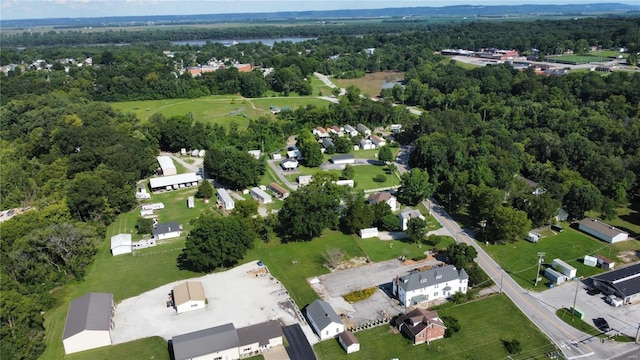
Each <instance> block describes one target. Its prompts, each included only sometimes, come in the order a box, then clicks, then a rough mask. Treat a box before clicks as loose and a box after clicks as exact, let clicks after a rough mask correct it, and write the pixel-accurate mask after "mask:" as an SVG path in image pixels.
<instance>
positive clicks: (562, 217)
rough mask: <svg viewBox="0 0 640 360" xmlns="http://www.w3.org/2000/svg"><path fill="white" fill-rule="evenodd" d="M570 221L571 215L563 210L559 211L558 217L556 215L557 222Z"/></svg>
mask: <svg viewBox="0 0 640 360" xmlns="http://www.w3.org/2000/svg"><path fill="white" fill-rule="evenodd" d="M568 219H569V213H568V212H567V210H565V209H563V208H559V209H558V215H556V221H567V220H568Z"/></svg>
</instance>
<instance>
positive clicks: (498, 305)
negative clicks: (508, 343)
mask: <svg viewBox="0 0 640 360" xmlns="http://www.w3.org/2000/svg"><path fill="white" fill-rule="evenodd" d="M497 309H499V316H496V310H497ZM438 313H439V314H440V316H443V315H448V316H453V317H455V318H456V319H457V320H458V323H459V324H460V332H458V333H455V334H454V335H453V336H452V337H451V338H448V339H441V340H437V341H435V342H433V343H431V344H430V345H426V344H423V345H417V346H414V345H413V344H412V343H411V342H409V340H408V339H407V338H405V337H404V336H403V335H401V334H394V333H392V332H391V331H390V329H389V326H387V325H383V326H379V327H377V328H374V329H371V330H365V331H360V332H357V333H356V334H355V335H356V337H357V338H358V340H359V341H360V351H359V352H356V353H352V354H349V355H347V354H346V353H345V351H344V350H343V349H342V348H341V347H340V345H339V344H338V342H337V341H336V340H327V341H323V342H320V343H318V344H316V345H315V346H314V350H315V352H316V354H318V358H319V359H320V360H329V359H330V360H334V359H335V360H339V359H351V360H358V359H363V360H369V359H393V358H398V359H478V360H480V359H488V360H494V359H506V358H507V355H509V354H508V353H507V351H506V349H505V347H504V345H503V344H502V340H512V339H518V340H519V341H520V344H521V345H522V353H521V354H519V355H518V356H515V358H517V359H525V358H526V359H531V360H533V359H548V358H547V357H546V355H545V354H546V353H548V352H551V351H553V350H554V349H555V346H554V345H553V344H552V343H551V341H550V340H549V339H548V338H547V337H546V336H545V335H544V334H542V333H541V332H540V331H539V330H538V329H537V328H536V327H535V325H534V324H533V323H531V322H530V321H529V320H528V319H527V318H526V316H524V315H523V314H522V313H521V312H520V310H518V308H516V307H515V305H513V303H512V302H511V301H510V300H509V299H508V298H507V297H506V296H505V295H496V296H492V297H489V298H486V299H483V300H478V301H474V302H471V303H467V304H463V305H458V306H455V307H451V308H447V309H442V310H439V311H438Z"/></svg>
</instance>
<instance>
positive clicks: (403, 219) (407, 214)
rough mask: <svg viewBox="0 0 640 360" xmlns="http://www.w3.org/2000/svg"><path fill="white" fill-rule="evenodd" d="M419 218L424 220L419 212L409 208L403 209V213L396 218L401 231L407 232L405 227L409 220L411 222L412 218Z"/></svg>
mask: <svg viewBox="0 0 640 360" xmlns="http://www.w3.org/2000/svg"><path fill="white" fill-rule="evenodd" d="M416 217H417V218H420V219H422V220H425V217H424V216H423V215H422V214H421V213H420V211H419V210H414V209H411V208H405V209H404V211H402V212H401V213H400V214H399V215H398V218H399V219H400V226H401V228H402V231H405V230H407V226H408V224H409V220H411V219H412V218H416Z"/></svg>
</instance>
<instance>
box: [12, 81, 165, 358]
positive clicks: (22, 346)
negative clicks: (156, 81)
mask: <svg viewBox="0 0 640 360" xmlns="http://www.w3.org/2000/svg"><path fill="white" fill-rule="evenodd" d="M0 121H1V123H0V128H1V129H2V130H1V132H0V136H1V141H2V150H1V160H0V172H1V173H2V176H1V177H0V198H1V199H2V204H1V208H2V209H8V208H14V207H27V206H30V207H31V208H33V210H28V211H26V212H25V213H24V214H21V215H16V216H14V217H13V218H12V219H10V220H8V221H5V222H3V223H1V224H0V233H2V242H0V276H2V282H0V286H1V289H0V296H1V297H2V299H1V301H0V325H1V326H0V336H1V337H2V344H1V350H0V357H2V358H3V359H4V358H6V359H36V358H37V357H38V356H39V355H40V354H41V353H42V351H44V346H45V345H44V326H43V316H42V315H41V312H44V311H47V310H49V309H51V308H52V307H53V306H54V305H55V299H54V298H53V297H52V296H51V294H50V291H51V290H52V289H54V288H58V287H61V286H63V285H65V284H67V283H68V282H70V281H81V280H82V278H83V276H84V274H85V271H86V269H87V267H88V265H89V264H91V263H92V261H93V257H94V254H95V252H96V250H97V246H98V244H99V243H100V242H101V241H102V240H103V238H104V231H105V226H106V225H107V224H109V223H110V222H111V221H112V220H113V219H114V218H115V216H116V215H118V214H119V213H121V212H125V211H129V210H130V209H131V208H132V207H133V206H134V205H135V197H134V194H135V186H136V182H137V181H138V180H139V179H141V178H144V177H145V176H148V175H149V174H150V173H151V172H152V171H154V170H155V168H156V163H155V155H156V151H157V147H158V145H157V142H156V141H154V139H153V138H149V137H147V136H146V135H145V134H143V132H142V131H141V129H140V127H139V125H138V120H137V119H136V118H135V117H133V116H130V115H125V114H121V113H116V112H114V111H113V109H112V108H111V107H110V106H108V105H107V104H104V103H97V102H90V101H87V100H86V99H83V98H76V97H74V96H69V95H65V94H60V93H50V94H46V95H42V96H30V97H25V98H23V99H21V100H15V101H12V102H10V103H9V104H7V105H5V106H3V107H2V116H1V120H0ZM18 212H20V210H18Z"/></svg>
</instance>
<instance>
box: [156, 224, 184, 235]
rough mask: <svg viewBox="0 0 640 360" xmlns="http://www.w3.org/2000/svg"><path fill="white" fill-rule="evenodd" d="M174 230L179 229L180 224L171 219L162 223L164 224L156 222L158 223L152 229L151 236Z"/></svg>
mask: <svg viewBox="0 0 640 360" xmlns="http://www.w3.org/2000/svg"><path fill="white" fill-rule="evenodd" d="M174 231H180V224H178V222H177V221H172V222H169V223H164V224H158V225H156V228H155V229H153V231H152V232H151V234H153V236H157V235H160V234H166V233H170V232H174Z"/></svg>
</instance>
